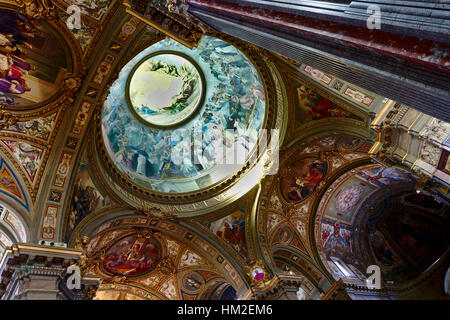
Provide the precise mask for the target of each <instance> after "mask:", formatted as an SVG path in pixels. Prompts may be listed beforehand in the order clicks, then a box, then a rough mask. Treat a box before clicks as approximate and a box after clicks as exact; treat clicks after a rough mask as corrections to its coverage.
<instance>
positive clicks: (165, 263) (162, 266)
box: [157, 257, 177, 275]
mask: <svg viewBox="0 0 450 320" xmlns="http://www.w3.org/2000/svg"><path fill="white" fill-rule="evenodd" d="M157 270H158V271H160V272H161V273H163V274H165V275H173V274H175V273H177V267H176V266H175V262H174V260H173V258H172V257H165V258H162V259H161V261H160V263H159V264H158V267H157Z"/></svg>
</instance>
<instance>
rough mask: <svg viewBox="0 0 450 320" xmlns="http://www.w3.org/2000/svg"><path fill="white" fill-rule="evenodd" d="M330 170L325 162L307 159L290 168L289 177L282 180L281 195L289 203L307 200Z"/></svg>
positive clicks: (295, 163)
mask: <svg viewBox="0 0 450 320" xmlns="http://www.w3.org/2000/svg"><path fill="white" fill-rule="evenodd" d="M327 170H328V164H327V162H325V161H322V160H319V159H316V158H305V159H300V160H298V161H296V162H294V163H293V164H292V165H291V166H290V172H289V175H287V176H284V177H282V179H281V193H282V195H283V197H284V199H285V200H286V201H288V202H291V201H293V202H297V203H298V202H301V201H303V200H305V199H306V198H307V197H308V196H309V195H310V194H311V193H312V192H314V190H315V189H316V186H317V185H318V184H319V182H321V181H322V180H323V179H324V177H325V175H326V173H327Z"/></svg>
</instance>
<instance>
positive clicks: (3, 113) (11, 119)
mask: <svg viewBox="0 0 450 320" xmlns="http://www.w3.org/2000/svg"><path fill="white" fill-rule="evenodd" d="M16 123H17V118H16V116H14V115H13V114H12V113H11V112H9V111H7V110H5V105H4V104H3V103H2V102H0V130H1V129H4V128H7V127H9V126H11V125H14V124H16Z"/></svg>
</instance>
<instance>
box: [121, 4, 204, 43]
mask: <svg viewBox="0 0 450 320" xmlns="http://www.w3.org/2000/svg"><path fill="white" fill-rule="evenodd" d="M123 4H124V5H125V7H126V12H128V13H129V14H131V15H133V16H135V17H137V18H138V19H139V20H141V21H143V22H145V23H146V24H148V25H150V26H152V27H153V28H155V29H157V30H159V31H160V32H162V33H164V34H166V35H167V36H169V37H171V38H173V39H174V40H176V41H178V42H180V43H182V44H183V45H185V46H187V47H188V48H193V47H196V46H197V45H198V44H199V42H200V40H201V39H202V37H203V35H205V34H206V32H207V31H208V30H209V31H211V28H210V27H208V26H206V25H205V24H203V23H202V22H201V21H199V20H198V19H196V18H195V17H194V16H192V15H190V14H189V13H188V10H187V9H188V7H189V6H188V5H187V4H186V2H185V1H184V0H168V1H166V0H150V1H146V0H123Z"/></svg>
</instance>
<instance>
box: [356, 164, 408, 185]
mask: <svg viewBox="0 0 450 320" xmlns="http://www.w3.org/2000/svg"><path fill="white" fill-rule="evenodd" d="M360 176H361V177H363V178H366V179H367V181H370V182H371V183H373V184H375V185H377V186H379V187H383V186H386V185H389V184H392V183H395V182H411V181H413V180H414V177H413V176H412V175H411V174H410V173H409V172H408V171H405V170H402V169H400V168H393V167H388V168H386V167H383V166H380V165H378V166H373V167H371V168H368V169H365V170H363V171H362V172H361V173H360Z"/></svg>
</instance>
